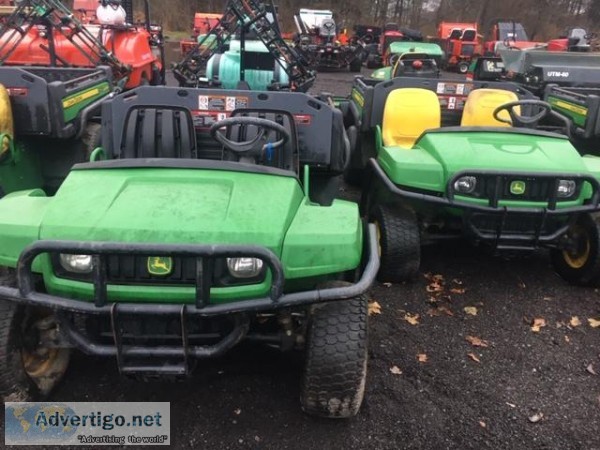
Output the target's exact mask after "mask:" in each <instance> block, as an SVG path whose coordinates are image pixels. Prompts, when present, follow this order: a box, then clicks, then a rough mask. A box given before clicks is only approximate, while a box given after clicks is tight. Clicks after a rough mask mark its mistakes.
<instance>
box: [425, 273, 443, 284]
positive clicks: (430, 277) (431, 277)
mask: <svg viewBox="0 0 600 450" xmlns="http://www.w3.org/2000/svg"><path fill="white" fill-rule="evenodd" d="M425 278H426V279H428V280H429V281H433V282H435V283H441V282H443V281H444V275H442V274H439V273H436V274H433V273H431V272H427V273H426V274H425Z"/></svg>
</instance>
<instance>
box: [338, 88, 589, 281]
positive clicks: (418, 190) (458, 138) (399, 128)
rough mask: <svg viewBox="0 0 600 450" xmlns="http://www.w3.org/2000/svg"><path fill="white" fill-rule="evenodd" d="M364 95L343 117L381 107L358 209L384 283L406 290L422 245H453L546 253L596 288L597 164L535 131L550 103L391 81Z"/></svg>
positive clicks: (505, 91) (499, 92)
mask: <svg viewBox="0 0 600 450" xmlns="http://www.w3.org/2000/svg"><path fill="white" fill-rule="evenodd" d="M370 89H371V90H366V91H363V93H364V94H366V95H364V96H362V95H361V93H360V92H359V91H358V90H355V91H354V92H353V96H352V105H350V108H348V111H351V110H358V109H360V108H362V109H363V110H364V108H365V107H367V105H368V104H369V103H374V102H381V104H383V107H382V109H381V110H376V109H374V108H373V109H372V110H371V115H370V116H367V117H366V120H368V121H370V123H371V124H374V128H375V130H374V142H375V149H374V150H375V152H374V153H375V154H374V155H373V156H369V157H368V159H369V161H368V171H367V175H366V176H367V177H368V179H367V181H366V183H365V184H366V186H367V188H366V189H365V190H364V196H363V199H362V208H363V212H364V213H365V215H367V216H368V217H370V218H372V219H373V220H374V221H375V222H376V224H377V227H378V233H379V237H380V241H379V242H380V248H381V270H380V272H379V277H380V278H381V279H382V280H386V281H392V282H399V281H404V280H407V279H411V278H412V277H414V276H415V275H416V273H417V271H418V269H419V260H420V246H421V244H422V243H431V242H435V241H439V240H441V239H449V238H457V237H467V238H468V239H470V240H471V241H473V242H475V243H478V244H482V245H486V246H489V247H491V248H492V249H493V250H494V251H511V252H512V251H526V250H533V249H536V248H539V247H546V248H549V249H550V253H551V259H552V263H553V265H554V268H555V270H556V271H557V272H558V273H559V274H560V275H561V276H562V277H563V278H564V279H565V280H567V281H569V282H571V283H574V284H581V285H589V284H596V283H597V282H598V281H599V280H600V218H598V216H597V214H596V211H598V209H600V208H599V202H600V184H599V182H598V178H600V158H598V157H595V156H583V157H582V156H580V154H579V153H578V152H577V150H576V149H575V148H574V147H573V146H572V145H571V143H570V142H569V140H568V138H567V137H566V136H563V135H560V134H555V133H550V132H546V131H540V130H538V129H537V125H538V123H539V122H540V121H541V120H543V119H544V118H546V117H548V116H549V115H555V114H556V113H555V112H553V111H552V109H551V106H550V105H549V104H547V103H545V102H542V101H540V100H534V99H531V98H528V97H529V96H528V95H527V93H526V91H523V90H522V89H521V88H520V87H518V86H515V85H511V84H509V83H497V84H493V83H457V82H450V81H440V80H423V79H414V78H396V79H394V80H392V81H391V82H388V83H380V84H378V85H376V86H375V87H374V88H370ZM363 117H365V116H363ZM347 120H349V119H347ZM457 123H458V124H459V126H456V125H457ZM365 150H367V149H366V148H365V147H364V146H363V147H360V148H358V149H357V148H356V146H355V148H354V151H358V152H360V151H365Z"/></svg>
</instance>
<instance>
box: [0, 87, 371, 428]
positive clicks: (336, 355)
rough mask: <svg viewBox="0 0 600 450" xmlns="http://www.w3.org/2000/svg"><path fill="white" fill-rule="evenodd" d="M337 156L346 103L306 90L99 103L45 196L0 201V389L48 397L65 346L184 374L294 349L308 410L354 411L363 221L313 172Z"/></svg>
mask: <svg viewBox="0 0 600 450" xmlns="http://www.w3.org/2000/svg"><path fill="white" fill-rule="evenodd" d="M346 157H347V156H346V149H345V147H344V139H343V124H342V117H341V114H340V113H339V111H338V110H335V109H334V108H331V107H329V106H328V105H327V104H325V103H322V102H320V101H318V100H315V99H314V98H312V97H310V96H308V95H305V94H300V93H293V94H292V93H284V92H251V91H222V90H218V89H192V88H168V87H142V88H138V89H136V90H133V91H130V92H127V93H124V94H121V95H119V96H115V97H112V98H110V99H109V100H107V101H106V102H105V103H104V104H103V109H102V147H101V148H98V149H96V151H94V152H93V153H92V155H91V161H90V162H88V163H83V164H78V165H75V166H74V167H73V168H72V170H71V171H70V173H69V174H68V176H67V177H66V178H65V179H64V181H63V183H62V184H61V185H60V187H59V188H58V190H57V192H56V194H55V195H52V196H48V195H46V193H45V192H44V190H42V189H40V188H37V189H29V190H24V191H18V192H13V193H11V194H9V195H6V196H4V197H3V198H2V199H0V243H1V245H0V266H1V277H0V298H1V300H0V309H1V314H0V391H1V393H2V394H3V396H4V398H5V399H26V398H30V397H32V396H35V395H36V394H42V395H44V394H48V393H49V392H50V391H51V390H52V389H53V388H54V387H55V386H56V384H57V383H58V382H59V381H60V379H61V377H62V376H63V374H64V373H65V371H66V370H67V365H68V362H69V353H70V351H71V350H72V349H79V350H81V351H83V352H85V353H87V354H91V355H97V356H107V357H111V358H114V360H115V361H116V363H117V366H118V368H119V371H120V373H122V374H126V375H141V376H161V375H168V376H182V375H186V374H189V373H190V372H191V370H192V369H193V367H194V366H195V364H196V363H197V361H199V360H201V359H205V358H212V357H217V356H219V355H222V354H223V353H225V352H226V351H228V350H230V349H231V348H233V347H234V346H236V345H237V344H239V343H240V342H242V341H250V342H262V343H267V344H269V345H271V346H277V347H279V348H281V349H282V350H293V349H299V350H303V351H304V352H305V355H306V357H305V368H304V375H303V377H302V388H301V403H302V407H303V409H304V410H305V411H306V412H307V413H309V414H313V415H317V416H324V417H350V416H353V415H355V414H356V413H357V412H358V409H359V407H360V404H361V401H362V398H363V395H364V387H365V376H366V368H367V315H368V314H367V309H368V308H367V299H366V297H365V296H364V293H365V291H366V290H367V289H368V288H369V286H370V285H371V283H372V281H373V280H374V278H375V276H376V273H377V271H378V267H379V258H378V253H377V243H376V237H375V236H376V234H375V228H374V226H373V225H370V226H368V227H367V226H363V223H362V221H361V219H360V215H359V210H358V205H356V204H354V203H350V202H346V201H341V200H336V199H335V198H334V196H335V193H336V189H330V188H329V187H328V185H327V184H326V183H323V182H321V183H313V181H314V180H318V179H319V177H318V175H319V174H320V177H321V178H322V179H323V178H326V177H330V178H336V174H339V173H340V171H341V170H342V169H343V165H344V159H345V158H346ZM337 178H339V176H338V177H337ZM0 182H2V180H0Z"/></svg>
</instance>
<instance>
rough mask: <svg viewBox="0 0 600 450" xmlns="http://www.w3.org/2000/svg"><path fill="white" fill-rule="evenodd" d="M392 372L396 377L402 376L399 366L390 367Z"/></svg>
mask: <svg viewBox="0 0 600 450" xmlns="http://www.w3.org/2000/svg"><path fill="white" fill-rule="evenodd" d="M390 372H392V373H393V374H394V375H402V370H400V367H398V366H392V367H390Z"/></svg>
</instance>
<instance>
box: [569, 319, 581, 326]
mask: <svg viewBox="0 0 600 450" xmlns="http://www.w3.org/2000/svg"><path fill="white" fill-rule="evenodd" d="M569 325H571V326H572V327H573V328H575V327H578V326H579V325H581V320H579V317H577V316H573V317H571V320H570V321H569Z"/></svg>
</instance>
